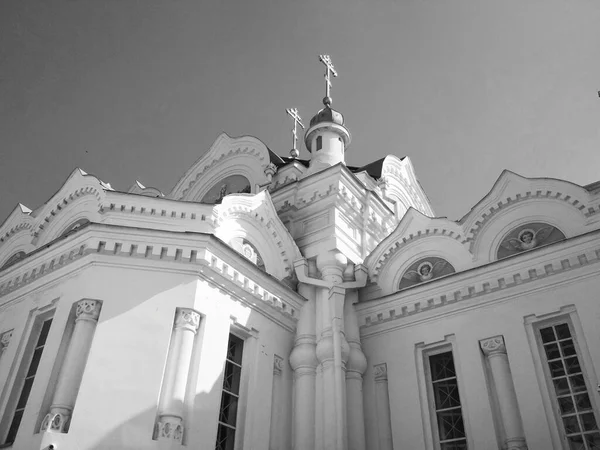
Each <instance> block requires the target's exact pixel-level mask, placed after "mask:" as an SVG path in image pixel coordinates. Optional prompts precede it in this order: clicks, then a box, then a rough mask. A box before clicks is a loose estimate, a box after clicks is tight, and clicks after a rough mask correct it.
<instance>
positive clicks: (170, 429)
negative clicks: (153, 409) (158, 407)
mask: <svg viewBox="0 0 600 450" xmlns="http://www.w3.org/2000/svg"><path fill="white" fill-rule="evenodd" d="M154 433H155V435H156V439H157V440H159V441H163V440H167V441H175V442H178V443H180V444H181V441H182V439H183V423H182V420H181V418H180V417H176V416H161V417H160V418H159V420H158V421H157V422H156V425H155V430H154Z"/></svg>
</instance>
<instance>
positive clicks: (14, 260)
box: [0, 250, 27, 270]
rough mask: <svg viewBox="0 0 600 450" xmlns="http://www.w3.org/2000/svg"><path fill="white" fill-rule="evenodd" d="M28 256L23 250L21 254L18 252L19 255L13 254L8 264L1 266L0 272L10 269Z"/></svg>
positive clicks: (7, 261)
mask: <svg viewBox="0 0 600 450" xmlns="http://www.w3.org/2000/svg"><path fill="white" fill-rule="evenodd" d="M26 256H27V253H25V252H24V251H22V250H21V251H19V252H17V253H15V254H13V255H12V256H11V257H9V258H8V259H7V260H6V262H5V263H4V264H2V266H0V270H4V269H8V268H9V267H10V266H12V265H13V264H16V263H18V262H19V261H21V260H22V259H25V257H26Z"/></svg>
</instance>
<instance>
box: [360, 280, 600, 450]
mask: <svg viewBox="0 0 600 450" xmlns="http://www.w3.org/2000/svg"><path fill="white" fill-rule="evenodd" d="M585 276H587V278H578V279H575V280H572V281H569V282H565V283H564V284H561V285H559V286H547V287H546V288H544V289H542V290H538V291H536V292H532V293H529V294H522V295H516V296H512V297H511V298H510V299H499V300H498V301H496V302H494V303H491V304H488V305H486V306H484V307H481V308H473V309H470V310H467V311H463V312H460V313H458V314H453V315H444V316H441V317H438V318H435V319H426V314H427V313H421V314H423V319H426V320H424V321H418V322H416V323H414V324H413V325H409V326H406V327H400V328H396V329H395V330H392V331H389V332H384V333H381V334H377V335H374V336H369V337H363V338H362V345H363V350H364V351H365V354H366V355H367V359H368V361H369V368H368V370H367V372H366V373H365V385H364V392H365V417H366V432H367V447H368V448H369V449H372V450H378V443H377V428H376V425H377V424H376V406H375V394H374V378H373V365H375V364H378V363H382V362H386V363H387V365H388V379H389V391H390V409H391V418H392V428H393V438H394V448H395V449H400V450H402V449H407V450H412V449H425V448H426V446H425V441H424V437H423V433H424V432H427V433H431V431H430V430H424V429H423V420H422V418H421V407H422V405H421V401H420V398H419V389H418V384H417V376H418V374H417V368H416V361H415V345H416V344H417V343H420V342H424V343H425V344H426V345H427V344H431V343H434V342H436V341H441V340H443V339H444V338H445V336H447V335H454V336H455V339H456V341H455V347H454V356H455V363H456V365H457V370H458V371H459V375H458V376H459V388H463V389H462V390H461V392H460V395H461V401H462V404H463V415H464V418H465V422H466V432H467V435H468V439H469V448H473V449H477V450H485V449H490V450H491V449H494V450H496V449H497V448H498V446H497V440H496V435H495V430H494V425H493V418H492V413H491V406H490V402H489V398H488V392H487V386H486V382H485V374H484V368H483V360H482V356H481V351H480V350H479V340H480V339H484V338H487V337H492V336H495V335H503V336H504V339H505V342H506V348H507V353H508V358H509V361H510V366H511V370H512V375H513V379H514V384H515V389H516V392H517V398H518V403H519V407H520V410H521V415H522V418H523V425H524V429H525V435H526V439H527V444H528V446H529V450H548V449H553V448H556V449H559V448H561V447H558V446H557V447H555V446H553V443H552V441H551V437H550V435H551V433H550V428H551V427H556V423H555V422H554V417H553V416H550V417H548V416H547V415H546V412H545V410H544V406H543V404H542V394H541V392H542V391H541V390H543V389H548V386H546V385H545V383H544V382H542V383H539V380H538V378H537V375H536V372H535V369H534V363H533V353H532V352H537V351H538V350H537V347H535V348H531V346H530V343H529V341H528V339H527V335H526V331H525V330H526V328H525V325H524V317H525V316H528V315H531V314H535V315H543V314H547V313H553V312H556V311H558V310H559V309H560V308H561V307H563V306H565V305H574V306H575V307H576V309H577V314H578V317H579V319H580V321H581V325H582V328H583V336H577V339H578V340H579V341H580V342H581V341H582V340H585V342H586V343H587V347H588V349H589V352H590V357H591V361H593V364H592V366H593V367H586V369H587V370H588V373H589V375H590V378H589V382H590V385H591V386H592V387H594V386H596V385H597V384H598V379H597V376H596V374H597V373H598V372H599V371H600V351H599V350H598V346H597V345H596V344H597V342H598V341H599V339H600V329H599V327H598V320H599V319H600V305H599V303H598V297H599V294H598V292H600V277H599V276H598V274H597V273H594V272H592V271H590V272H589V273H588V274H587V275H585ZM424 297H426V294H424ZM413 321H414V319H413ZM398 325H399V324H398ZM362 331H363V332H364V331H365V330H364V329H363V330H362ZM582 356H584V355H580V360H582V359H583V358H582ZM582 364H584V361H582ZM550 388H552V387H551V386H550ZM590 396H591V397H592V400H593V401H594V400H595V401H596V405H598V400H599V398H598V393H597V392H596V390H595V389H593V390H591V391H590ZM423 406H424V407H427V405H423Z"/></svg>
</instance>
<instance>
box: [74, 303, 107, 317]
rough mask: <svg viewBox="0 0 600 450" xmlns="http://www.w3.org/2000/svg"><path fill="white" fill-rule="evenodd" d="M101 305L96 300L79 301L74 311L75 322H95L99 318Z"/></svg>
mask: <svg viewBox="0 0 600 450" xmlns="http://www.w3.org/2000/svg"><path fill="white" fill-rule="evenodd" d="M101 307H102V303H101V302H100V301H98V300H87V299H86V300H80V301H78V302H77V309H76V311H75V317H76V319H75V321H78V320H91V321H94V322H95V321H97V320H98V317H99V316H100V308H101Z"/></svg>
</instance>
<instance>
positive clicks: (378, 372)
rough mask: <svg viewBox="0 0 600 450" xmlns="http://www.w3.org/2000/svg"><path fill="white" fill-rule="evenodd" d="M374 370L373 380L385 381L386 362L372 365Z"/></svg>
mask: <svg viewBox="0 0 600 450" xmlns="http://www.w3.org/2000/svg"><path fill="white" fill-rule="evenodd" d="M373 370H374V371H375V381H387V379H388V374H387V363H382V364H377V365H375V366H373Z"/></svg>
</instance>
